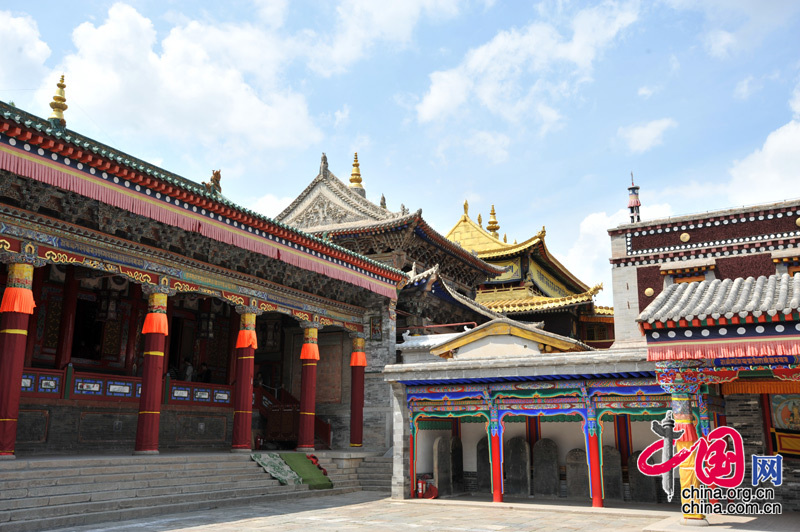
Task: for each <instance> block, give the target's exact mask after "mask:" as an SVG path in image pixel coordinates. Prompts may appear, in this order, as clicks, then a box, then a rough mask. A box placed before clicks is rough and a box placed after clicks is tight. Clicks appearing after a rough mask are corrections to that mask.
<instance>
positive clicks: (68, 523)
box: [0, 486, 358, 532]
mask: <svg viewBox="0 0 800 532" xmlns="http://www.w3.org/2000/svg"><path fill="white" fill-rule="evenodd" d="M283 488H284V489H283V490H281V491H280V492H270V493H255V494H250V495H245V494H242V493H238V494H235V495H233V496H230V497H216V498H215V497H209V498H205V499H203V500H198V497H196V496H194V495H191V496H184V497H187V498H186V499H183V500H175V499H174V498H164V497H160V498H157V499H155V500H150V501H147V500H145V499H139V500H136V499H134V500H133V501H134V502H138V503H144V504H138V505H130V504H129V505H124V504H119V505H118V506H116V507H115V506H111V505H107V507H105V508H104V509H99V507H98V509H97V510H95V511H92V510H89V509H88V508H86V507H85V505H75V506H76V507H75V508H73V512H72V513H65V514H62V515H57V516H38V515H37V518H35V519H28V520H26V521H17V520H7V521H5V522H3V519H4V517H3V514H0V532H34V531H40V530H51V529H56V528H66V527H77V526H83V525H92V524H98V523H111V522H115V521H124V520H128V519H137V518H142V517H149V516H154V515H165V514H171V513H180V512H193V511H198V510H207V509H210V508H218V507H226V506H235V505H241V504H252V503H263V502H265V501H267V502H268V501H278V500H282V499H287V498H292V499H297V498H306V497H319V496H325V495H340V494H344V493H351V492H353V491H358V490H357V488H352V487H349V488H347V487H346V488H334V489H330V490H313V491H310V490H308V489H307V486H305V488H306V489H305V490H303V489H294V488H295V487H294V486H293V487H289V486H284V487H283ZM168 499H169V500H168ZM120 502H121V503H122V502H126V501H120ZM6 515H8V513H6ZM29 515H30V513H29Z"/></svg>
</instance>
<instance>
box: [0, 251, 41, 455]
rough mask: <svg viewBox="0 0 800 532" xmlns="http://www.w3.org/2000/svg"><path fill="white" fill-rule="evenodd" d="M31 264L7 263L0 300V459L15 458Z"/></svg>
mask: <svg viewBox="0 0 800 532" xmlns="http://www.w3.org/2000/svg"><path fill="white" fill-rule="evenodd" d="M32 284H33V265H31V264H20V263H14V264H10V265H9V267H8V281H7V283H6V289H5V291H4V292H3V301H2V302H1V303H0V459H9V458H14V450H15V447H16V441H17V416H18V415H19V397H20V383H21V382H22V367H23V365H24V363H25V345H26V343H27V339H28V318H29V316H30V315H31V314H33V309H34V308H35V306H36V304H35V303H34V301H33V292H32V291H31V287H32Z"/></svg>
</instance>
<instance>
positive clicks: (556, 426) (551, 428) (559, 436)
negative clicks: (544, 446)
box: [540, 420, 586, 466]
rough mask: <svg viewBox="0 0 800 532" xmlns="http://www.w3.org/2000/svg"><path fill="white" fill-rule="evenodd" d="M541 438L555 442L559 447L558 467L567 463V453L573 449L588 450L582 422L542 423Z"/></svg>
mask: <svg viewBox="0 0 800 532" xmlns="http://www.w3.org/2000/svg"><path fill="white" fill-rule="evenodd" d="M541 427H542V429H541V432H540V436H541V438H547V439H550V440H553V441H554V442H555V443H556V445H557V446H558V465H560V466H563V465H566V463H567V453H568V452H570V451H571V450H572V449H586V443H585V442H584V438H583V429H582V428H581V423H580V422H547V421H544V420H543V421H542V423H541Z"/></svg>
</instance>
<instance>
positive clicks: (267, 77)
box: [39, 3, 322, 160]
mask: <svg viewBox="0 0 800 532" xmlns="http://www.w3.org/2000/svg"><path fill="white" fill-rule="evenodd" d="M72 38H73V42H74V44H75V51H74V52H73V53H71V54H69V55H67V56H66V57H65V58H64V60H63V62H62V64H61V65H60V66H59V67H58V69H57V72H60V71H61V70H62V69H63V71H64V72H65V73H66V75H67V83H68V85H69V92H68V101H69V100H72V101H74V102H80V105H81V108H82V109H85V110H86V112H87V113H88V114H89V115H90V116H92V117H94V119H95V120H96V121H99V122H100V125H101V127H102V125H103V124H105V125H106V127H107V128H108V129H112V128H113V127H117V128H118V127H119V126H120V125H122V129H117V131H119V132H120V133H121V134H128V135H142V134H143V133H146V134H147V135H154V136H156V137H161V138H165V139H168V140H169V141H171V142H183V143H187V144H191V143H200V144H201V145H204V146H206V147H207V148H209V153H210V154H211V155H212V156H214V157H218V158H223V157H228V158H229V159H230V160H233V159H235V158H236V157H237V156H240V155H241V154H243V153H248V152H252V151H253V150H264V149H284V148H297V147H305V146H308V145H309V144H312V143H314V142H317V141H319V140H320V139H321V138H322V133H321V132H320V130H319V129H318V128H317V126H316V125H315V124H314V122H313V120H312V118H311V116H310V115H309V111H308V105H307V103H306V100H305V97H304V96H303V95H301V94H299V93H297V92H293V91H292V90H291V89H287V88H284V87H281V86H280V85H278V81H276V80H277V79H278V78H279V76H278V75H277V74H278V73H279V72H280V71H281V69H282V68H283V67H284V65H285V64H286V63H287V62H288V61H289V60H290V59H291V54H292V52H291V46H290V45H288V44H286V43H282V42H281V41H280V40H279V39H278V38H277V37H276V36H274V35H272V34H269V33H266V32H264V31H263V30H262V29H260V28H259V27H257V26H255V25H251V24H249V23H245V24H237V25H234V24H223V25H216V26H212V25H208V24H206V23H202V22H197V21H190V22H188V23H185V24H183V25H179V26H175V27H173V28H172V29H171V30H170V31H169V32H168V33H167V34H166V36H165V37H164V39H163V40H162V41H160V42H159V41H158V37H157V33H156V31H155V28H154V27H153V23H152V22H151V21H150V20H149V19H147V18H146V17H144V16H142V15H141V14H140V13H139V12H137V11H136V10H135V9H134V8H133V7H131V6H128V5H125V4H121V3H117V4H114V5H113V6H112V7H111V8H110V9H109V11H108V17H107V19H106V20H105V21H103V22H102V24H99V25H97V26H95V25H94V24H92V23H90V22H85V23H83V24H81V25H80V26H78V27H77V28H76V29H75V30H74V32H73V34H72ZM51 93H52V83H51V82H50V81H48V82H47V84H46V85H45V86H44V87H43V88H42V89H41V90H40V93H39V95H40V99H49V95H50V94H51ZM45 101H46V100H45ZM143 110H144V111H143ZM80 119H81V115H80V114H76V113H71V116H70V117H68V121H72V123H73V126H75V121H80ZM89 129H91V128H89ZM220 139H224V140H222V141H221V140H220Z"/></svg>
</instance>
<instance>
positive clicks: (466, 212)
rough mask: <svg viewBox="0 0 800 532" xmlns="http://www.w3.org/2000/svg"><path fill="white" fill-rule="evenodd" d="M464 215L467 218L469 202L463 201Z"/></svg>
mask: <svg viewBox="0 0 800 532" xmlns="http://www.w3.org/2000/svg"><path fill="white" fill-rule="evenodd" d="M464 215H465V216H469V202H468V201H467V200H464Z"/></svg>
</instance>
